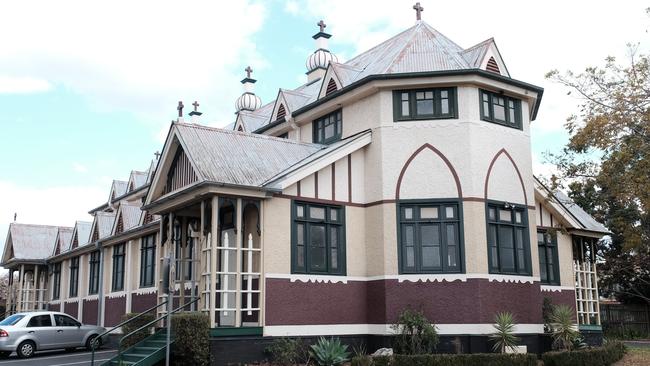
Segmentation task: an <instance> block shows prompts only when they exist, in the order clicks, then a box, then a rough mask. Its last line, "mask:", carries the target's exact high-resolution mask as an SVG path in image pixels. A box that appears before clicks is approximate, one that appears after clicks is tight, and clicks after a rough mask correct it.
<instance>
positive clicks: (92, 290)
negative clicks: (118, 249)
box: [88, 250, 100, 295]
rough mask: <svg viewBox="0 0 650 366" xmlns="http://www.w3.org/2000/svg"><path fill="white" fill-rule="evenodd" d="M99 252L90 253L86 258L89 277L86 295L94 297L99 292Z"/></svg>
mask: <svg viewBox="0 0 650 366" xmlns="http://www.w3.org/2000/svg"><path fill="white" fill-rule="evenodd" d="M99 257H100V254H99V250H95V251H93V252H91V253H90V254H89V256H88V268H89V269H90V271H89V272H90V273H89V275H90V277H89V279H88V294H89V295H94V294H97V293H98V292H99Z"/></svg>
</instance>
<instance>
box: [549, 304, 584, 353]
mask: <svg viewBox="0 0 650 366" xmlns="http://www.w3.org/2000/svg"><path fill="white" fill-rule="evenodd" d="M574 316H575V312H574V310H573V309H572V308H571V307H569V306H567V305H557V306H554V307H553V311H552V312H551V315H550V317H549V320H550V326H551V337H553V348H555V349H561V350H571V349H573V347H574V343H575V342H576V340H577V339H578V337H579V333H578V331H576V329H575V325H574Z"/></svg>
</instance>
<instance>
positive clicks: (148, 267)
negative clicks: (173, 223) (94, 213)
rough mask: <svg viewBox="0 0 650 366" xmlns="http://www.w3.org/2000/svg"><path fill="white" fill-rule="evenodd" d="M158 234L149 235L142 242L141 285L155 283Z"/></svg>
mask: <svg viewBox="0 0 650 366" xmlns="http://www.w3.org/2000/svg"><path fill="white" fill-rule="evenodd" d="M155 258H156V235H147V236H145V237H144V238H142V242H141V243H140V287H150V286H153V284H154V274H155V270H156V259H155Z"/></svg>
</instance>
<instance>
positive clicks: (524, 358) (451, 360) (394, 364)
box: [352, 353, 537, 366]
mask: <svg viewBox="0 0 650 366" xmlns="http://www.w3.org/2000/svg"><path fill="white" fill-rule="evenodd" d="M536 365H537V356H536V355H534V354H495V353H488V354H481V353H475V354H462V355H455V354H437V355H395V356H392V357H374V358H373V357H370V356H366V357H363V358H362V357H355V358H354V359H353V360H352V366H536Z"/></svg>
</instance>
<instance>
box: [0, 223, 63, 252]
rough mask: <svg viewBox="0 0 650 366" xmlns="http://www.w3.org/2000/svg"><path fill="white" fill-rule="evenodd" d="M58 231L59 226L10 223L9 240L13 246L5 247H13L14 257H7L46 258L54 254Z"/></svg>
mask: <svg viewBox="0 0 650 366" xmlns="http://www.w3.org/2000/svg"><path fill="white" fill-rule="evenodd" d="M58 232H59V227H58V226H47V225H29V224H17V223H11V224H9V235H8V237H7V240H8V241H10V243H8V244H10V245H11V247H10V246H9V245H5V248H12V250H13V257H12V258H7V259H14V258H15V259H22V260H43V259H46V258H47V257H49V256H51V255H52V252H53V250H54V245H55V244H56V236H57V234H58ZM5 256H6V253H5ZM5 258H6V257H5Z"/></svg>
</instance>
